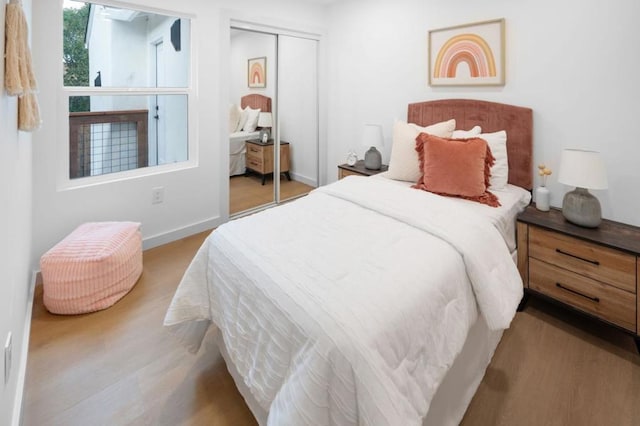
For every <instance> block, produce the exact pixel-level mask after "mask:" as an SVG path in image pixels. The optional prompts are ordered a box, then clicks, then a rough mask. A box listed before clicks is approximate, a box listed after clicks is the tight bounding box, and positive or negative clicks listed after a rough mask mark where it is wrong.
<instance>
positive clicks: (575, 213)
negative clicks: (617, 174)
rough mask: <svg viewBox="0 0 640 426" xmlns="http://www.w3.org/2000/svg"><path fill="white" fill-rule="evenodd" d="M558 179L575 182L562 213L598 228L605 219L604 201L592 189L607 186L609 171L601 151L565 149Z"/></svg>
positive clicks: (564, 203)
mask: <svg viewBox="0 0 640 426" xmlns="http://www.w3.org/2000/svg"><path fill="white" fill-rule="evenodd" d="M558 182H560V183H564V184H565V185H569V186H575V187H576V189H574V190H573V191H571V192H567V193H566V194H565V195H564V199H563V200H562V214H563V215H564V217H565V219H567V220H568V221H569V222H571V223H574V224H576V225H579V226H584V227H587V228H597V227H598V225H600V222H601V221H602V210H601V209H600V202H599V201H598V199H597V198H596V197H594V196H593V195H592V194H590V193H589V191H588V190H589V189H607V187H608V185H607V173H606V170H605V167H604V163H603V162H602V159H601V158H600V154H599V153H597V152H595V151H585V150H581V149H565V150H564V151H562V158H561V160H560V173H559V175H558Z"/></svg>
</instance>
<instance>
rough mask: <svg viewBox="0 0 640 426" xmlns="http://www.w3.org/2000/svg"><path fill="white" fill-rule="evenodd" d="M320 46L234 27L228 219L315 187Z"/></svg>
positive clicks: (316, 177)
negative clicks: (318, 57)
mask: <svg viewBox="0 0 640 426" xmlns="http://www.w3.org/2000/svg"><path fill="white" fill-rule="evenodd" d="M317 44H318V42H317V40H313V39H308V38H300V37H294V36H290V35H282V34H273V33H270V32H260V31H255V30H248V29H244V28H232V29H231V37H230V47H231V49H230V65H231V78H230V84H231V86H230V90H229V93H230V100H229V128H230V131H231V130H233V132H231V134H230V138H229V157H230V158H229V176H230V178H229V213H230V215H232V216H233V215H236V214H242V213H244V212H247V211H252V210H254V209H258V208H263V207H265V206H269V205H273V204H274V203H279V202H281V201H286V200H290V199H293V198H296V197H300V196H303V195H305V194H307V193H308V192H309V191H311V190H312V189H313V188H315V187H317V185H318V85H317V84H318V82H317ZM258 110H259V111H258Z"/></svg>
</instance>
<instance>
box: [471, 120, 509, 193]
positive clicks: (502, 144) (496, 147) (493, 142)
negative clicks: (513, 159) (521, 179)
mask: <svg viewBox="0 0 640 426" xmlns="http://www.w3.org/2000/svg"><path fill="white" fill-rule="evenodd" d="M478 137H479V138H482V139H484V140H485V141H487V144H488V145H489V148H490V149H491V154H493V157H494V158H495V159H496V161H495V163H494V164H493V166H492V167H491V179H490V181H489V188H490V189H503V188H504V187H505V186H507V181H508V180H509V159H508V157H507V132H506V131H504V130H500V131H499V132H495V133H481V134H480V135H478Z"/></svg>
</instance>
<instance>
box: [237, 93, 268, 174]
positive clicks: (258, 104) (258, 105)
mask: <svg viewBox="0 0 640 426" xmlns="http://www.w3.org/2000/svg"><path fill="white" fill-rule="evenodd" d="M240 107H241V108H242V109H245V108H246V107H250V108H251V109H259V110H260V111H261V112H271V98H269V97H267V96H263V95H258V94H251V95H246V96H243V97H242V98H241V99H240ZM259 135H260V131H259V130H256V131H253V132H245V131H237V132H232V133H231V134H230V135H229V176H237V175H243V174H244V173H245V165H246V152H247V149H246V146H245V141H247V140H250V139H258V137H259Z"/></svg>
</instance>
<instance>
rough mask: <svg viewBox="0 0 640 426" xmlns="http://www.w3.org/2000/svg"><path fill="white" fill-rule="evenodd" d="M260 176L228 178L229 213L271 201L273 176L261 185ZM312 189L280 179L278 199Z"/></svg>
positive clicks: (296, 182) (283, 178) (305, 192)
mask: <svg viewBox="0 0 640 426" xmlns="http://www.w3.org/2000/svg"><path fill="white" fill-rule="evenodd" d="M261 179H262V178H260V177H259V176H256V175H249V176H233V177H231V178H230V179H229V213H230V214H235V213H238V212H242V211H245V210H249V209H252V208H254V207H258V206H262V205H264V204H268V203H270V202H272V201H273V178H271V177H267V181H266V182H265V184H264V185H262V181H261ZM312 189H313V187H312V186H309V185H306V184H304V183H302V182H298V181H295V180H291V181H288V180H287V179H286V178H285V177H282V178H281V179H280V199H281V200H286V199H288V198H292V197H297V196H298V195H302V194H307V193H308V192H309V191H311V190H312Z"/></svg>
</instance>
